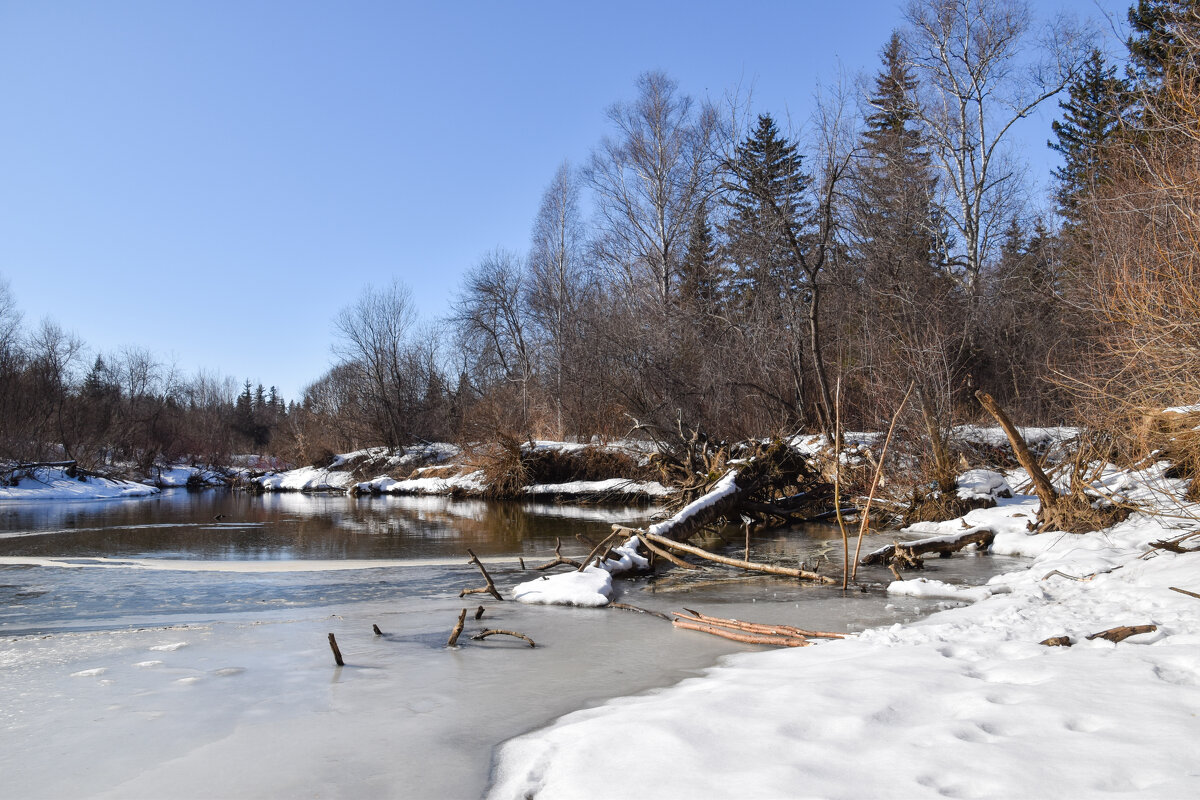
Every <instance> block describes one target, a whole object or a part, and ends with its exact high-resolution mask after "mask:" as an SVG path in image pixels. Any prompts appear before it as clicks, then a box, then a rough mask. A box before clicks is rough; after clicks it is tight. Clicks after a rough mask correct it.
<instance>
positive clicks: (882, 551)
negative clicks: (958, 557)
mask: <svg viewBox="0 0 1200 800" xmlns="http://www.w3.org/2000/svg"><path fill="white" fill-rule="evenodd" d="M995 538H996V532H995V531H993V530H992V529H990V528H976V529H974V530H970V531H968V532H966V533H964V534H963V535H962V536H959V537H957V538H955V539H931V540H921V541H916V542H909V543H907V544H905V543H901V542H897V543H895V544H889V545H888V546H887V547H881V548H879V549H878V550H875V551H873V552H870V553H867V555H866V556H864V557H863V559H862V561H860V562H859V563H860V564H863V565H864V566H868V565H871V564H888V563H892V564H896V563H897V562H899V563H898V564H897V566H904V567H912V566H915V565H917V563H918V559H919V558H920V557H921V556H923V555H928V554H930V553H937V554H938V555H940V556H943V557H945V556H948V555H950V554H951V553H957V552H958V551H959V550H962V549H963V548H964V547H966V546H967V545H972V544H973V545H976V546H978V547H979V548H980V549H985V548H988V547H991V546H992V540H993V539H995Z"/></svg>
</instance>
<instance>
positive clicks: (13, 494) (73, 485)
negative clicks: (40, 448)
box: [0, 467, 159, 501]
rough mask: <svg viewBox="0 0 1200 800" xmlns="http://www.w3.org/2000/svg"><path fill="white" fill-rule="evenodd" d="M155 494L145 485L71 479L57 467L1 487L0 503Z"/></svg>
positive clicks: (87, 477)
mask: <svg viewBox="0 0 1200 800" xmlns="http://www.w3.org/2000/svg"><path fill="white" fill-rule="evenodd" d="M158 491H159V490H158V488H157V487H154V486H148V485H146V484H144V483H135V482H133V481H119V480H112V479H109V478H100V477H95V476H91V475H82V474H81V475H79V476H78V477H75V478H72V477H70V476H68V475H67V473H66V470H65V469H63V468H60V467H36V468H31V469H30V470H28V471H27V474H25V475H24V476H23V477H20V478H19V479H18V480H17V485H16V486H0V500H31V501H43V500H108V499H114V498H122V497H147V496H149V495H152V494H158Z"/></svg>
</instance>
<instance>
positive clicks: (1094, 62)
mask: <svg viewBox="0 0 1200 800" xmlns="http://www.w3.org/2000/svg"><path fill="white" fill-rule="evenodd" d="M1128 96H1129V93H1128V84H1127V82H1126V81H1124V80H1121V79H1120V78H1118V77H1116V66H1115V65H1113V66H1106V65H1105V63H1104V55H1103V54H1102V53H1101V52H1100V50H1099V49H1093V50H1092V52H1091V55H1090V56H1089V57H1088V59H1087V61H1086V62H1085V63H1084V65H1083V70H1082V71H1081V72H1080V74H1079V78H1078V79H1077V80H1076V81H1075V82H1074V83H1073V84H1071V86H1070V87H1069V89H1068V94H1067V99H1066V100H1062V101H1059V104H1058V106H1059V108H1061V109H1062V110H1063V112H1064V113H1063V118H1062V120H1061V121H1055V122H1053V123H1051V126H1050V127H1051V130H1053V132H1054V136H1055V138H1054V139H1053V140H1051V141H1050V142H1048V143H1047V144H1049V146H1050V149H1051V150H1054V151H1056V152H1058V153H1061V154H1062V157H1063V165H1062V166H1061V167H1058V168H1056V169H1055V170H1054V178H1055V179H1056V180H1057V181H1058V189H1057V191H1056V192H1055V195H1056V198H1057V200H1058V206H1059V211H1060V212H1061V213H1062V214H1063V216H1064V217H1065V218H1066V219H1067V222H1068V224H1069V225H1071V226H1076V225H1078V223H1079V204H1080V201H1081V200H1083V199H1085V198H1087V197H1089V196H1091V194H1092V192H1093V191H1094V189H1095V187H1096V185H1097V184H1098V183H1100V182H1103V181H1104V179H1105V175H1104V172H1105V160H1104V150H1105V147H1106V145H1108V144H1110V142H1111V140H1112V137H1113V134H1114V133H1115V132H1116V130H1117V128H1118V127H1119V126H1120V124H1121V118H1122V113H1123V108H1124V105H1125V104H1126V102H1127V98H1128Z"/></svg>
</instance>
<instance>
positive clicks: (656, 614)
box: [608, 603, 671, 622]
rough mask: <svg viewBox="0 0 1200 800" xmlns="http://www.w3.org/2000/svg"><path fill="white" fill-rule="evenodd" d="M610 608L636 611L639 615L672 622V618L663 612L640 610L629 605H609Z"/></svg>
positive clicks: (647, 609)
mask: <svg viewBox="0 0 1200 800" xmlns="http://www.w3.org/2000/svg"><path fill="white" fill-rule="evenodd" d="M608 607H609V608H619V609H621V610H622V611H635V612H637V613H638V614H649V615H650V616H652V617H658V618H659V619H665V620H666V621H667V622H670V621H671V618H670V617H668V616H667V615H666V614H664V613H662V612H661V611H652V610H651V609H649V608H638V607H637V606H631V605H629V604H628V603H609V604H608Z"/></svg>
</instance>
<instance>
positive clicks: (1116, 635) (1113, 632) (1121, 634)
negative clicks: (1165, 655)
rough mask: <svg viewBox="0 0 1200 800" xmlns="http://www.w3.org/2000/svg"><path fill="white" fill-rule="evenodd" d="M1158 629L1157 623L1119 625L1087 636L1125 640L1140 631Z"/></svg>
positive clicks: (1113, 640)
mask: <svg viewBox="0 0 1200 800" xmlns="http://www.w3.org/2000/svg"><path fill="white" fill-rule="evenodd" d="M1156 630H1158V626H1157V625H1118V626H1117V627H1115V628H1109V629H1108V630H1106V631H1100V632H1098V633H1093V634H1092V635H1091V636H1089V637H1087V638H1088V639H1089V640H1090V639H1107V640H1108V641H1110V642H1114V643H1115V642H1123V641H1125V640H1126V639H1128V638H1129V637H1130V636H1137V635H1138V634H1139V633H1153V632H1154V631H1156Z"/></svg>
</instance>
